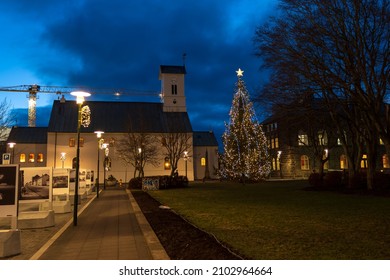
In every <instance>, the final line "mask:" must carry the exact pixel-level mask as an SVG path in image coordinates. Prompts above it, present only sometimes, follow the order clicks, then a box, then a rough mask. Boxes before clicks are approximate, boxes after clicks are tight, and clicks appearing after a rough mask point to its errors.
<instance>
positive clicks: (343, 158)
mask: <svg viewBox="0 0 390 280" xmlns="http://www.w3.org/2000/svg"><path fill="white" fill-rule="evenodd" d="M340 169H348V160H347V156H346V155H341V156H340Z"/></svg>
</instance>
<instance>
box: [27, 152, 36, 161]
mask: <svg viewBox="0 0 390 280" xmlns="http://www.w3.org/2000/svg"><path fill="white" fill-rule="evenodd" d="M28 162H35V156H34V154H30V155H29V156H28Z"/></svg>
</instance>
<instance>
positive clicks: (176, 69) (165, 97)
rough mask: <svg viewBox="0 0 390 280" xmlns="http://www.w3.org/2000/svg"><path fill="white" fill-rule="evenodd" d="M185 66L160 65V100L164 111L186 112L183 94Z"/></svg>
mask: <svg viewBox="0 0 390 280" xmlns="http://www.w3.org/2000/svg"><path fill="white" fill-rule="evenodd" d="M185 74H186V69H185V66H170V65H160V73H159V80H161V100H162V102H163V104H164V105H163V111H164V112H187V107H186V97H185V94H184V75H185Z"/></svg>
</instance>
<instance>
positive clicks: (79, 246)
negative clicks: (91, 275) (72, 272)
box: [13, 188, 169, 260]
mask: <svg viewBox="0 0 390 280" xmlns="http://www.w3.org/2000/svg"><path fill="white" fill-rule="evenodd" d="M79 209H80V210H79V216H78V223H77V226H74V225H73V216H72V217H71V218H70V219H69V220H68V222H67V223H66V224H64V226H63V227H62V228H61V229H59V230H58V231H57V232H56V233H55V234H54V235H53V236H51V237H50V238H49V240H46V241H47V242H46V243H45V244H44V245H43V246H41V247H40V249H39V250H38V251H37V252H35V254H34V255H32V256H31V257H30V258H29V259H35V260H37V259H39V260H82V259H83V260H150V259H160V260H163V259H169V257H168V255H167V254H166V252H165V250H164V248H163V247H162V245H161V244H160V242H159V240H158V238H157V237H156V235H155V234H154V232H153V230H152V229H151V227H150V225H149V223H148V222H147V221H146V219H145V217H144V215H143V214H142V212H141V210H140V209H139V207H138V204H137V203H136V202H135V200H134V198H133V196H132V194H131V192H130V191H128V190H126V189H124V188H107V189H106V190H104V191H102V192H101V193H100V194H99V198H96V195H95V196H94V197H93V198H91V199H90V200H89V202H88V203H87V204H85V205H82V207H80V206H79ZM62 215H63V214H62ZM57 216H61V214H56V219H57ZM67 216H68V217H69V215H67ZM35 231H45V229H36V230H35ZM29 242H34V241H32V240H30V241H29ZM36 242H42V241H38V240H36ZM22 251H23V244H22ZM13 259H18V258H13Z"/></svg>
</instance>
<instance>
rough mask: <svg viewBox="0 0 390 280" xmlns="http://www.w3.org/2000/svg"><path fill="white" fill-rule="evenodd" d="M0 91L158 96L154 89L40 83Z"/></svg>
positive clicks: (10, 87) (3, 88)
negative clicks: (81, 92) (45, 84)
mask: <svg viewBox="0 0 390 280" xmlns="http://www.w3.org/2000/svg"><path fill="white" fill-rule="evenodd" d="M0 91H8V92H40V93H56V94H68V93H71V92H72V91H87V92H89V93H91V94H117V93H119V94H121V95H131V96H158V95H159V94H160V93H159V92H156V91H140V90H131V89H125V88H104V87H98V88H95V87H84V86H79V87H64V86H40V85H18V86H9V87H0Z"/></svg>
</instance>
